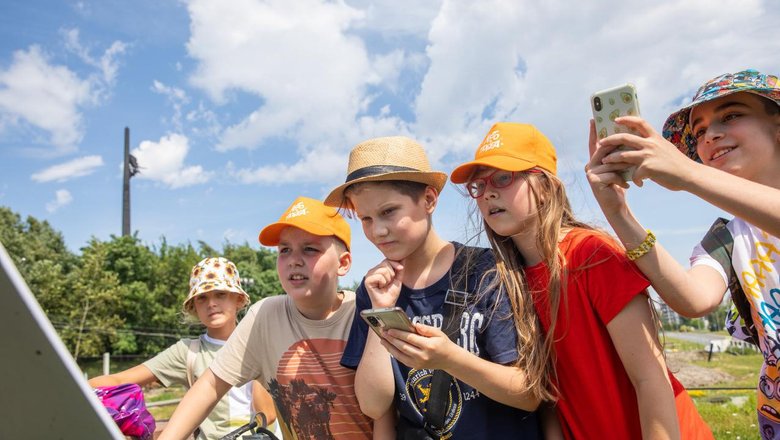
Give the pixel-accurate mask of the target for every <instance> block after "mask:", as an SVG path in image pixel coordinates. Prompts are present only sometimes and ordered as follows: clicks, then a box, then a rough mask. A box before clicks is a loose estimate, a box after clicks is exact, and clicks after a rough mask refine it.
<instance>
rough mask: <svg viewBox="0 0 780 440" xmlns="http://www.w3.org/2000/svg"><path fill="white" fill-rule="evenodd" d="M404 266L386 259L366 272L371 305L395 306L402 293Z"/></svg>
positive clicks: (366, 283) (366, 284) (377, 306)
mask: <svg viewBox="0 0 780 440" xmlns="http://www.w3.org/2000/svg"><path fill="white" fill-rule="evenodd" d="M403 270H404V266H403V265H402V264H401V263H399V262H397V261H391V260H384V261H382V262H381V263H379V264H378V265H376V266H374V267H373V268H372V269H371V270H369V271H368V273H367V274H366V279H365V281H364V284H365V286H366V290H367V291H368V296H369V297H370V298H371V307H374V308H380V307H393V306H394V305H395V303H396V301H398V296H399V295H400V294H401V280H402V275H403Z"/></svg>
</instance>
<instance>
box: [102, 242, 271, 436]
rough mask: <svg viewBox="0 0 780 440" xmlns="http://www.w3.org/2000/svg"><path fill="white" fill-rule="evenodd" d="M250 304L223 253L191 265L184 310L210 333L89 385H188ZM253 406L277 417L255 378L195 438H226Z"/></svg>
mask: <svg viewBox="0 0 780 440" xmlns="http://www.w3.org/2000/svg"><path fill="white" fill-rule="evenodd" d="M248 304H249V295H247V293H246V292H244V290H243V289H242V288H241V281H240V278H239V276H238V269H236V266H235V265H234V264H233V263H232V262H231V261H229V260H227V259H226V258H222V257H216V258H206V259H204V260H203V261H201V262H200V263H198V264H197V265H195V267H193V268H192V274H191V276H190V292H189V295H187V299H186V300H185V301H184V305H183V307H182V309H183V311H184V313H185V314H186V315H187V316H188V317H191V318H193V319H195V318H197V319H198V320H199V321H200V322H201V324H203V325H204V326H205V327H206V333H205V334H203V335H201V337H200V338H198V339H194V340H190V339H186V338H185V339H181V340H180V341H179V342H177V343H176V344H174V345H172V346H170V347H168V349H166V350H165V351H163V352H162V353H160V354H158V355H157V356H155V357H153V358H152V359H149V360H148V361H146V362H144V363H143V364H141V365H137V366H135V367H132V368H129V369H127V370H124V371H120V372H119V373H114V374H110V375H106V376H98V377H95V378H92V379H90V380H89V384H90V385H91V386H92V387H102V386H114V385H119V384H124V383H135V384H138V385H140V386H145V385H149V384H151V383H153V382H159V383H162V385H163V386H166V387H168V386H171V385H173V384H179V385H184V386H185V387H187V388H189V387H190V386H192V384H193V383H195V380H197V378H198V377H200V375H201V374H202V373H203V372H204V371H205V370H206V369H207V368H208V366H209V364H211V361H212V360H213V359H214V356H215V355H216V353H217V350H219V349H220V348H221V347H222V346H223V345H224V344H225V341H226V340H227V339H228V337H229V336H230V334H231V333H233V330H235V328H236V325H237V314H238V311H239V310H241V309H242V308H244V307H245V306H246V305H248ZM252 408H256V411H259V412H262V413H263V414H264V415H265V417H266V420H267V421H268V423H271V422H273V421H274V420H275V419H276V412H275V411H274V406H273V400H272V399H271V396H270V395H269V394H268V393H267V392H266V391H265V390H264V389H263V387H262V386H260V384H259V383H257V382H256V381H252V382H250V383H247V384H246V385H244V386H243V387H241V388H233V389H231V390H230V392H229V393H228V395H227V396H226V397H225V398H223V399H222V401H220V402H219V403H218V404H217V406H216V407H215V408H214V410H213V411H212V412H211V414H210V415H209V417H208V418H207V419H206V420H205V421H204V422H203V423H202V424H201V425H200V429H199V430H198V431H199V433H198V435H197V438H198V439H207V438H209V439H211V438H219V437H223V436H224V435H226V434H227V433H229V432H230V431H232V430H234V429H236V428H237V427H238V426H241V425H243V424H245V423H247V422H249V418H250V416H251V414H252ZM196 432H197V431H196ZM280 438H281V436H280Z"/></svg>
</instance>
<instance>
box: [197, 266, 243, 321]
mask: <svg viewBox="0 0 780 440" xmlns="http://www.w3.org/2000/svg"><path fill="white" fill-rule="evenodd" d="M213 290H221V291H223V292H232V293H235V294H237V295H241V296H242V297H243V298H244V304H243V305H246V304H248V303H249V301H250V300H249V295H248V294H247V293H246V292H244V289H242V288H241V278H239V276H238V269H237V268H236V265H235V264H233V262H232V261H230V260H228V259H227V258H224V257H211V258H205V259H203V261H201V262H200V263H198V264H196V265H195V267H193V268H192V273H191V274H190V293H189V295H187V299H186V300H185V301H184V305H183V306H182V308H183V309H184V312H185V313H190V314H191V313H193V306H192V299H193V298H195V297H196V296H198V295H201V294H204V293H208V292H211V291H213Z"/></svg>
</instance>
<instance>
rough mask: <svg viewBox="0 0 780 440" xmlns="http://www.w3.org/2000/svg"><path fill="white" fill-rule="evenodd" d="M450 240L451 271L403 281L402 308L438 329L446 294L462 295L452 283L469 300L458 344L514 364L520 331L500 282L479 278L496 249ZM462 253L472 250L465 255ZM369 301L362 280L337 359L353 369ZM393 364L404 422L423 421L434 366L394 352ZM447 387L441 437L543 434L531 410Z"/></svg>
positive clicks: (459, 387) (363, 335)
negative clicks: (424, 281)
mask: <svg viewBox="0 0 780 440" xmlns="http://www.w3.org/2000/svg"><path fill="white" fill-rule="evenodd" d="M453 244H454V245H455V249H456V253H457V254H458V255H459V257H458V258H457V259H456V261H455V263H453V266H452V267H451V268H450V270H449V272H448V273H447V274H446V275H445V276H444V277H442V278H441V279H440V280H439V281H437V282H435V283H433V284H432V285H430V286H428V287H426V288H423V289H410V288H408V287H406V286H403V287H402V288H401V295H400V297H399V298H398V301H397V303H396V306H398V307H401V308H402V309H404V310H405V311H406V314H407V315H408V316H409V317H410V318H411V319H412V321H413V322H421V323H423V324H426V325H430V326H434V327H438V328H441V327H442V323H443V321H444V300H445V297H446V298H447V299H448V300H451V299H455V300H461V299H462V298H463V295H462V294H454V293H453V292H452V291H451V290H454V291H459V292H462V291H464V290H465V292H466V300H467V305H466V306H465V307H464V308H463V309H462V311H463V315H462V316H461V319H460V332H459V336H458V341H457V343H458V345H460V346H461V347H463V348H465V349H466V350H468V351H469V352H471V353H473V354H475V355H477V356H479V357H481V358H483V359H487V360H489V361H491V362H495V363H498V364H511V363H512V362H514V361H515V360H516V359H517V335H516V333H515V326H514V321H513V319H512V309H511V306H510V303H509V298H508V297H507V296H506V294H505V293H504V292H503V290H501V289H498V288H494V289H488V287H490V285H491V284H492V283H491V281H492V280H491V279H490V276H488V277H485V278H484V279H483V274H485V273H486V272H487V271H489V270H491V269H493V268H495V260H494V259H493V254H492V252H490V251H489V250H487V249H479V248H473V247H463V245H461V244H459V243H453ZM464 251H467V252H464ZM464 254H468V255H469V257H466V258H464V257H463V255H464ZM466 262H467V263H466ZM463 264H468V266H469V270H468V274H469V276H468V278H467V281H461V280H462V278H463V277H462V273H461V271H464V269H463V267H462V266H463ZM364 281H365V280H364ZM458 284H460V285H458ZM464 284H465V286H464ZM368 308H371V299H370V298H369V296H368V292H367V291H366V289H365V285H364V284H363V282H361V284H360V287H359V288H358V290H357V299H356V310H355V313H356V315H355V319H354V320H353V321H352V328H351V330H350V333H349V340H348V341H347V346H346V347H345V349H344V354H343V356H342V358H341V364H342V365H343V366H345V367H347V368H352V369H355V368H357V366H358V364H359V363H360V358H361V357H362V356H363V349H364V348H365V344H366V338H367V336H368V332H369V328H368V325H367V324H366V323H365V321H363V320H362V319H361V318H360V315H359V313H360V311H361V310H364V309H368ZM392 363H393V375H394V378H395V391H396V396H395V404H396V408H397V409H398V411H399V414H400V416H401V417H402V418H404V419H405V420H404V422H405V424H407V425H409V426H412V427H418V428H419V427H422V426H423V416H422V411H424V408H425V403H424V402H425V401H426V400H427V399H428V395H429V393H430V379H431V376H432V374H433V370H428V369H423V370H415V369H412V368H409V367H407V366H406V365H404V364H402V363H400V362H398V361H397V360H396V359H395V358H392ZM449 394H450V402H449V404H448V408H447V417H446V419H445V426H444V429H443V431H442V432H440V433H439V435H440V436H442V437H443V438H450V437H452V438H454V439H497V438H513V439H536V438H541V432H540V429H539V426H538V422H537V418H536V413H529V412H526V411H523V410H520V409H517V408H513V407H510V406H507V405H504V404H502V403H499V402H496V401H494V400H492V399H490V398H488V397H487V396H485V395H484V394H482V393H480V392H479V391H477V390H476V389H474V388H472V387H471V386H469V385H467V384H465V383H463V382H461V381H459V380H458V381H453V383H452V385H451V386H450V392H449Z"/></svg>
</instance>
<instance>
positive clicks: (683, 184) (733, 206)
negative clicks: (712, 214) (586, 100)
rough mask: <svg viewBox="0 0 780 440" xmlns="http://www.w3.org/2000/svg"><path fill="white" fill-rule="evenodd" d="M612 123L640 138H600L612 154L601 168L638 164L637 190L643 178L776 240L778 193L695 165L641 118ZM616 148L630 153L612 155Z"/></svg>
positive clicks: (778, 230) (779, 226)
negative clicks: (690, 196)
mask: <svg viewBox="0 0 780 440" xmlns="http://www.w3.org/2000/svg"><path fill="white" fill-rule="evenodd" d="M616 122H618V123H619V124H621V125H625V126H626V127H628V128H632V129H634V130H636V131H637V132H638V133H639V136H635V135H631V134H617V135H613V136H609V137H607V138H606V139H602V140H601V141H600V148H606V149H609V151H610V154H608V155H606V156H605V157H604V158H603V160H604V163H605V164H620V163H622V164H629V165H633V166H636V167H637V169H636V172H635V173H634V182H635V183H636V184H638V185H640V186H641V180H642V179H650V180H652V181H654V182H656V183H658V184H659V185H661V186H663V187H665V188H667V189H671V190H674V191H679V190H683V191H687V192H689V193H691V194H693V195H695V196H698V197H700V198H701V199H703V200H706V201H707V202H709V203H711V204H713V205H715V206H717V207H718V208H721V209H723V210H724V211H726V212H729V213H731V214H732V215H735V216H737V217H739V218H741V219H743V220H745V221H747V222H748V223H750V224H752V225H754V226H756V227H758V228H759V229H761V230H763V231H766V232H767V233H769V234H771V235H774V236H775V237H780V189H778V188H776V187H772V186H767V185H765V184H761V183H756V182H753V181H750V180H747V179H744V178H742V177H737V176H735V175H733V174H729V173H727V172H725V171H721V170H719V169H716V168H713V167H710V166H706V165H702V164H700V163H698V162H694V161H693V160H691V159H689V158H688V157H687V156H685V155H684V154H681V153H680V152H679V151H678V150H677V147H675V146H674V145H673V144H672V143H670V142H669V141H667V140H666V139H664V138H663V136H661V135H660V134H658V133H657V132H656V131H655V130H653V127H652V126H651V125H650V124H648V123H647V121H645V120H644V119H642V118H639V117H635V116H626V117H622V118H617V119H616ZM618 145H626V146H628V147H630V150H625V151H612V149H614V147H616V146H618ZM765 179H766V180H770V179H771V177H767V178H765ZM764 183H766V182H764ZM770 184H772V183H770ZM774 185H775V186H778V185H780V179H777V178H775V179H774Z"/></svg>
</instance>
